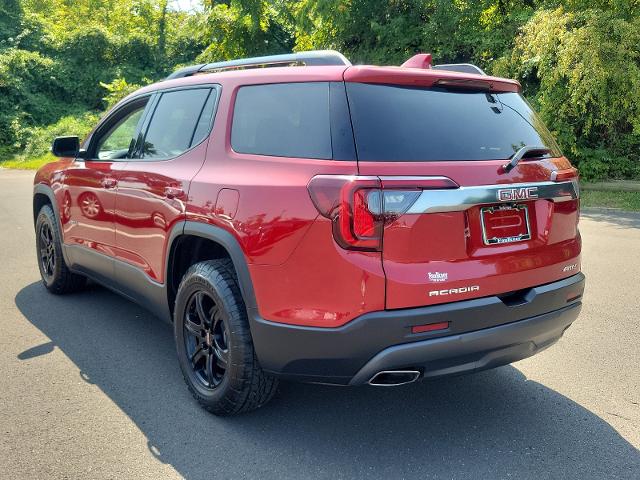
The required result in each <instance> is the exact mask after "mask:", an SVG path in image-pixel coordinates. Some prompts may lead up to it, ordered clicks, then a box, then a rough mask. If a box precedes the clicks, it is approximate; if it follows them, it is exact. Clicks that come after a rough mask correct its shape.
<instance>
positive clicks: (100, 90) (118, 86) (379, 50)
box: [0, 0, 640, 178]
mask: <svg viewBox="0 0 640 480" xmlns="http://www.w3.org/2000/svg"><path fill="white" fill-rule="evenodd" d="M315 48H334V49H337V50H339V51H341V52H343V53H344V54H345V55H346V56H347V57H348V58H350V59H351V60H352V61H353V62H354V63H377V64H399V63H401V62H402V61H404V60H405V59H406V58H408V57H409V56H411V55H412V54H413V53H415V52H419V51H426V52H431V53H432V54H433V56H434V60H435V61H436V62H437V63H446V62H457V61H471V62H474V63H477V64H478V65H480V66H481V67H482V68H484V69H485V70H487V71H488V72H490V73H494V74H498V75H504V76H510V77H513V78H517V79H518V80H520V81H521V83H522V84H523V88H524V92H525V95H526V96H527V97H528V98H529V99H530V101H531V102H532V103H533V104H534V106H535V107H536V108H537V109H538V110H539V111H540V113H541V115H542V117H543V119H544V120H545V122H547V124H548V125H549V127H550V128H551V130H553V132H554V133H555V134H556V136H557V137H558V140H559V142H560V144H561V146H562V147H563V149H564V151H565V153H566V154H567V155H568V156H570V157H571V158H572V159H573V160H575V161H577V162H578V163H579V166H580V170H581V173H582V175H583V176H584V177H587V178H602V177H636V178H640V158H639V157H640V153H639V152H640V148H639V147H640V0H591V1H587V0H556V1H553V0H522V1H516V0H475V1H473V0H269V1H267V0H228V1H213V0H205V1H204V4H201V5H200V7H199V8H196V9H195V10H193V11H189V12H184V11H178V10H176V9H175V8H174V4H173V2H171V1H169V0H0V160H2V159H3V158H8V157H10V156H12V155H15V154H16V153H18V154H22V155H24V156H37V155H41V154H43V153H44V152H45V148H46V145H47V143H48V142H47V140H48V138H50V136H53V135H55V134H61V133H81V134H82V133H86V132H87V131H88V129H89V128H90V126H91V125H92V124H93V123H95V119H96V115H97V114H98V112H99V111H101V110H103V109H105V108H108V107H109V106H110V105H112V104H113V103H114V102H115V101H117V100H118V99H119V98H121V97H122V96H123V95H125V94H126V93H128V92H130V91H131V90H132V89H133V88H135V86H137V85H142V84H146V83H148V82H150V81H153V80H157V79H159V78H162V77H163V76H164V75H166V74H167V73H168V72H170V71H171V70H173V69H174V68H176V66H178V65H181V64H187V63H194V62H202V61H213V60H223V59H228V58H236V57H242V56H247V55H261V54H270V53H283V52H288V51H292V50H306V49H315ZM86 112H89V113H86Z"/></svg>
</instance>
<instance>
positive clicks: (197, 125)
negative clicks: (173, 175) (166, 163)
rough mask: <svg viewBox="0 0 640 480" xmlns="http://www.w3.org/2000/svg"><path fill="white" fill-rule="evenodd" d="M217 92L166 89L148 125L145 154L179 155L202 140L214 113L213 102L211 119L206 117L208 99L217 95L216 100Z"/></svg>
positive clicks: (154, 156) (155, 157) (156, 156)
mask: <svg viewBox="0 0 640 480" xmlns="http://www.w3.org/2000/svg"><path fill="white" fill-rule="evenodd" d="M215 94H216V92H215V90H212V89H210V88H198V89H190V90H177V91H174V92H166V93H163V94H162V97H160V101H159V102H158V105H157V106H156V109H155V111H154V113H153V116H152V117H151V122H150V123H149V127H148V128H147V133H146V135H145V139H144V145H143V148H142V158H144V159H153V160H163V159H168V158H172V157H176V156H178V155H180V154H181V153H183V152H185V151H186V150H189V148H191V147H192V146H194V145H196V143H200V141H202V140H203V139H204V137H206V135H207V133H208V131H209V130H208V129H209V127H210V125H211V115H212V113H213V104H211V106H210V108H209V111H208V113H207V114H208V115H209V119H208V120H206V119H205V118H204V115H205V110H207V107H208V106H209V102H208V101H207V100H208V99H209V98H210V97H214V98H213V99H212V102H214V101H215ZM201 123H204V124H205V125H206V128H205V126H201ZM196 134H198V135H199V137H198V138H196Z"/></svg>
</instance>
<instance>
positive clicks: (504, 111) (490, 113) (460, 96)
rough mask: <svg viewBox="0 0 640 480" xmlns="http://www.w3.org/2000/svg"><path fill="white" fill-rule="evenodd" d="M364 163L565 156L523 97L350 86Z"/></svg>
mask: <svg viewBox="0 0 640 480" xmlns="http://www.w3.org/2000/svg"><path fill="white" fill-rule="evenodd" d="M347 94H348V97H349V106H350V108H351V120H352V123H353V130H354V136H355V140H356V147H357V151H358V158H359V160H364V161H413V162H421V161H438V160H493V159H495V160H497V159H507V158H510V157H511V156H513V154H514V153H515V152H516V151H518V150H519V149H520V148H521V147H523V146H525V145H535V146H544V147H547V148H550V149H552V150H553V152H552V154H553V155H554V156H557V155H559V154H560V152H559V149H558V146H557V144H556V143H555V141H554V140H553V137H552V136H551V134H550V133H549V131H548V130H547V129H546V128H545V126H544V125H543V124H542V122H541V121H540V120H539V119H538V118H537V117H536V115H535V113H534V112H533V111H532V110H531V108H530V107H529V105H528V104H527V102H526V101H525V100H524V98H522V96H521V95H520V94H518V93H497V94H496V93H486V92H476V91H469V92H462V91H450V90H445V89H439V88H430V89H425V88H413V87H400V86H391V85H372V84H364V83H347Z"/></svg>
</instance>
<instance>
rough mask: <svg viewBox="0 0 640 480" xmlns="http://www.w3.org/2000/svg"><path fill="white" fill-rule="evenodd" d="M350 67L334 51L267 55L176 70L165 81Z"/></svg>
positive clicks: (340, 55) (348, 63) (347, 61)
mask: <svg viewBox="0 0 640 480" xmlns="http://www.w3.org/2000/svg"><path fill="white" fill-rule="evenodd" d="M300 65H305V66H328V65H334V66H340V65H343V66H346V67H349V66H351V62H350V61H349V60H347V59H346V58H345V56H344V55H342V54H341V53H340V52H336V51H335V50H310V51H308V52H298V53H288V54H284V55H268V56H265V57H253V58H242V59H238V60H229V61H227V62H214V63H201V64H199V65H190V66H188V67H184V68H181V69H180V70H176V71H175V72H173V73H172V74H171V75H169V76H168V77H167V78H166V79H165V80H172V79H174V78H183V77H190V76H192V75H197V74H199V73H211V72H220V71H224V70H240V69H245V68H264V67H290V66H300Z"/></svg>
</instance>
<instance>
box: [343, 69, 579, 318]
mask: <svg viewBox="0 0 640 480" xmlns="http://www.w3.org/2000/svg"><path fill="white" fill-rule="evenodd" d="M347 92H348V97H349V106H350V110H351V115H352V123H353V129H354V137H355V141H356V147H357V153H358V160H359V162H358V165H359V174H360V175H366V176H378V177H379V178H380V179H381V184H382V187H383V191H384V202H385V203H384V207H383V208H384V210H385V212H394V215H388V214H387V218H386V221H385V226H384V232H383V247H382V256H383V265H384V271H385V274H386V281H387V288H386V307H387V308H389V309H394V308H406V307H415V306H422V305H430V304H436V303H444V302H451V301H456V300H464V299H468V298H473V297H483V296H489V295H510V297H509V298H510V299H512V301H514V302H518V301H519V299H518V295H522V296H524V295H526V291H527V290H526V289H527V288H529V287H532V286H535V285H541V284H544V283H549V282H552V281H555V280H558V279H560V278H563V277H567V276H570V275H572V274H574V273H577V271H579V252H580V240H579V234H578V231H577V221H578V200H577V182H576V181H575V179H573V181H572V178H570V177H573V176H574V170H573V169H572V168H571V165H570V164H569V162H568V161H567V160H566V159H565V158H564V157H562V156H561V154H560V152H559V150H558V147H557V145H556V144H555V142H554V140H553V139H552V137H551V135H550V134H549V132H548V131H547V130H546V128H545V127H544V125H543V124H542V123H541V122H540V120H539V119H538V118H537V117H536V116H535V114H534V113H533V112H532V110H531V108H530V107H529V106H528V104H527V103H526V102H525V101H524V99H523V98H522V97H521V95H520V94H519V93H518V92H513V91H512V92H495V91H493V92H492V91H479V90H478V89H475V90H474V89H469V88H464V89H461V88H459V86H456V88H447V87H429V88H421V87H414V86H406V85H389V84H388V83H387V84H373V83H355V82H347ZM523 146H541V147H544V148H546V149H547V150H546V151H542V152H541V151H537V152H533V155H534V156H530V157H529V158H527V157H525V158H524V159H523V160H522V161H521V162H520V163H519V164H518V165H517V166H516V167H515V168H514V169H513V170H511V171H510V172H506V171H505V170H504V168H503V165H505V163H507V162H508V161H509V159H510V158H511V157H512V156H513V155H514V154H515V152H517V151H518V150H519V149H520V148H522V147H523ZM567 177H569V178H567ZM561 180H563V181H561ZM505 298H506V297H505Z"/></svg>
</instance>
